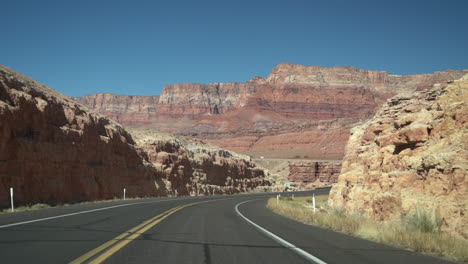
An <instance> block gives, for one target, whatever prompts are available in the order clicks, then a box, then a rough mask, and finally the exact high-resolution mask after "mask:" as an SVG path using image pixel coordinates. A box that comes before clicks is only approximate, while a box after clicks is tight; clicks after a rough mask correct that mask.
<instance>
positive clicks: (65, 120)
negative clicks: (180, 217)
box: [0, 66, 166, 207]
mask: <svg viewBox="0 0 468 264" xmlns="http://www.w3.org/2000/svg"><path fill="white" fill-rule="evenodd" d="M0 124H1V125H0V193H1V194H2V196H3V199H0V207H6V206H8V201H9V200H8V199H7V198H8V197H7V195H8V193H9V191H8V189H9V188H10V187H13V188H14V190H15V203H16V205H24V204H33V203H38V202H42V203H49V204H56V203H63V202H77V201H83V200H90V199H109V198H113V197H120V196H121V195H122V190H123V188H126V189H127V194H128V196H133V197H135V196H157V195H165V194H166V187H165V185H164V182H163V181H162V180H161V178H160V177H158V174H157V170H156V168H155V167H154V166H153V165H152V164H151V163H150V162H149V160H148V157H147V155H146V153H144V152H142V151H141V150H140V149H139V148H138V147H137V146H136V145H135V142H134V140H133V139H132V137H131V136H130V134H128V133H127V132H126V131H125V130H124V129H123V128H122V127H121V126H120V125H118V124H116V123H114V122H113V121H111V120H110V119H108V118H105V117H103V116H101V115H99V114H96V113H94V112H93V111H91V110H89V109H88V108H86V107H84V106H82V105H80V104H78V103H76V102H75V101H73V100H72V99H70V98H68V97H66V96H64V95H62V94H60V93H58V92H56V91H54V90H52V89H50V88H48V87H46V86H44V85H42V84H39V83H37V82H36V81H34V80H32V79H30V78H28V77H26V76H23V75H21V74H18V73H16V72H14V71H12V70H10V69H9V68H7V67H4V66H0Z"/></svg>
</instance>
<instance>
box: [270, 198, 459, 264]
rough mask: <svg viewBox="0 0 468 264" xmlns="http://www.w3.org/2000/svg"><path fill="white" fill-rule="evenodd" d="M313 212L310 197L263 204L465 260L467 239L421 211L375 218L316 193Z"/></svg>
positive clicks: (359, 233) (402, 245)
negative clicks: (350, 211)
mask: <svg viewBox="0 0 468 264" xmlns="http://www.w3.org/2000/svg"><path fill="white" fill-rule="evenodd" d="M315 198H316V207H317V209H316V213H315V214H314V213H313V212H312V204H311V197H300V198H295V199H294V200H291V199H288V198H283V199H280V201H278V202H277V201H276V198H271V199H269V200H268V204H267V207H268V208H270V209H271V210H273V211H274V212H276V213H279V214H281V215H284V216H287V217H289V218H292V219H295V220H297V221H300V222H303V223H306V224H312V225H317V226H321V227H324V228H327V229H331V230H335V231H339V232H343V233H346V234H350V235H354V236H358V237H361V238H365V239H369V240H373V241H376V242H380V243H384V244H388V245H392V246H395V247H400V248H404V249H410V250H414V251H416V252H420V253H424V254H429V255H433V256H439V257H445V258H447V259H450V260H454V261H460V262H468V240H466V239H463V238H460V237H455V236H453V235H450V234H448V233H445V232H441V231H440V221H439V220H438V219H436V218H434V217H432V216H431V215H430V214H428V213H425V212H421V211H419V212H416V213H415V214H414V215H410V216H408V217H406V218H404V219H401V220H399V221H393V222H384V223H382V222H376V221H372V220H370V219H367V218H365V217H363V216H360V215H349V214H346V212H345V210H343V209H340V208H338V209H336V208H334V209H332V208H329V207H328V206H327V199H328V196H326V195H322V196H316V197H315Z"/></svg>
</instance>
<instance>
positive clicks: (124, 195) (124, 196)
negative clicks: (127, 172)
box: [124, 188, 127, 201]
mask: <svg viewBox="0 0 468 264" xmlns="http://www.w3.org/2000/svg"><path fill="white" fill-rule="evenodd" d="M126 191H127V189H125V188H124V201H125V192H126Z"/></svg>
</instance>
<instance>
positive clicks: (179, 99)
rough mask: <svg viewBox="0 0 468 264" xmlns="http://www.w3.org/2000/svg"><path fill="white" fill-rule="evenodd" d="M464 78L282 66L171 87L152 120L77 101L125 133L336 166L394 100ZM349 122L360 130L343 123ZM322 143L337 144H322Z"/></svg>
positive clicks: (454, 74)
mask: <svg viewBox="0 0 468 264" xmlns="http://www.w3.org/2000/svg"><path fill="white" fill-rule="evenodd" d="M466 72H467V71H465V73H466ZM463 74H464V72H463V71H451V70H449V71H445V72H436V73H433V74H421V75H412V76H399V75H393V74H388V73H386V72H381V71H369V70H362V69H357V68H353V67H330V68H327V67H319V66H303V65H295V64H289V63H282V64H279V65H278V66H277V67H276V68H275V69H273V71H272V73H271V74H270V75H269V76H268V77H266V78H261V77H255V78H253V79H252V80H250V81H248V82H245V83H212V84H192V83H186V84H175V85H168V86H166V87H165V88H164V90H163V92H162V94H161V96H160V98H159V101H158V103H157V107H156V114H155V115H152V114H151V115H148V111H147V110H148V109H149V108H148V109H147V108H146V106H145V107H143V108H142V111H141V114H142V115H143V116H145V118H142V117H141V116H139V114H140V112H139V113H137V112H134V110H132V109H138V106H133V107H131V105H132V104H133V103H132V102H131V100H136V101H138V100H137V99H135V98H136V97H132V99H131V100H130V98H127V100H126V101H125V102H121V103H120V104H116V105H114V106H112V107H108V106H106V105H105V104H106V103H105V102H106V100H103V99H101V97H102V95H95V96H94V97H95V98H94V99H93V96H88V97H86V98H78V99H77V100H79V101H80V102H81V103H83V104H85V105H87V106H88V107H91V108H93V109H95V110H97V111H99V112H101V113H104V114H107V115H109V116H111V117H113V118H115V119H116V120H118V121H119V122H121V123H122V124H125V125H128V124H132V125H138V124H143V125H145V127H152V128H154V129H156V130H162V131H167V132H172V133H183V134H185V135H191V136H192V137H197V138H200V139H203V140H205V141H207V142H210V143H212V144H216V145H217V146H219V147H222V148H227V149H229V150H233V151H241V152H244V153H249V154H253V155H262V156H269V157H282V158H289V157H288V156H287V155H290V153H291V154H297V153H299V154H301V155H308V156H315V158H323V157H321V156H316V154H319V153H320V155H324V156H325V157H327V158H332V159H336V158H341V157H342V155H343V147H342V146H344V145H345V144H346V142H347V140H348V134H349V133H348V131H349V130H348V129H349V128H350V127H351V126H352V125H354V124H355V123H356V122H358V121H360V120H361V119H368V118H369V117H370V116H372V114H373V113H374V111H375V109H377V108H378V107H379V106H380V105H381V104H382V103H383V102H385V100H386V99H388V98H390V97H392V96H394V95H396V94H397V93H412V92H414V91H417V90H425V89H428V88H430V87H432V85H433V84H435V83H440V82H445V81H447V80H453V79H458V78H460V77H461V76H463ZM95 102H103V104H101V103H95ZM117 105H118V106H117ZM143 105H145V104H143ZM115 109H116V110H115ZM122 109H130V110H128V111H123V110H122ZM132 115H134V116H135V118H131V116H132ZM155 119H157V121H154V120H155ZM346 119H347V120H354V123H353V124H349V122H348V121H346V122H343V121H342V120H346ZM139 120H142V121H141V122H140V121H139ZM152 120H153V121H152ZM324 120H326V121H327V122H328V124H327V123H321V124H322V125H325V126H334V127H333V128H327V129H323V128H320V125H317V124H320V123H319V122H320V121H324ZM304 124H305V126H303V125H304ZM309 124H316V125H309ZM342 124H343V125H342ZM301 126H302V128H301ZM322 127H323V126H322ZM298 130H301V131H298ZM270 131H275V133H276V134H273V133H272V132H270ZM317 138H320V140H319V141H322V139H323V140H324V141H326V140H327V139H330V138H334V140H333V141H329V142H328V143H326V142H317ZM226 139H229V140H226ZM291 139H297V140H296V142H291ZM293 141H294V140H293ZM304 145H308V146H307V147H304ZM284 153H286V154H284Z"/></svg>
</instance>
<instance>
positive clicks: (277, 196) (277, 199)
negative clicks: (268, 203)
mask: <svg viewBox="0 0 468 264" xmlns="http://www.w3.org/2000/svg"><path fill="white" fill-rule="evenodd" d="M278 203H279V194H277V195H276V204H278Z"/></svg>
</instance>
